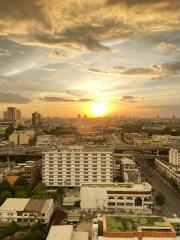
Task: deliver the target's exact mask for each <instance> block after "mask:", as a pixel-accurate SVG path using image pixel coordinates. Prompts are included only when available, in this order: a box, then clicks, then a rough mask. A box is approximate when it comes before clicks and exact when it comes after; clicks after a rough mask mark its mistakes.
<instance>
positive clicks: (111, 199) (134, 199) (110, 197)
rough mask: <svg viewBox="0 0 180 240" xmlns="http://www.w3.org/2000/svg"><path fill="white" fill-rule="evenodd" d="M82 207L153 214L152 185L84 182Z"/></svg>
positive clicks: (81, 196)
mask: <svg viewBox="0 0 180 240" xmlns="http://www.w3.org/2000/svg"><path fill="white" fill-rule="evenodd" d="M80 199H81V208H82V209H86V210H88V209H92V210H97V209H101V210H108V211H109V212H111V211H112V212H121V213H123V212H129V213H136V214H151V212H152V210H151V209H152V205H153V201H152V187H151V185H150V184H149V183H141V184H133V183H129V184H125V183H112V184H83V185H82V187H81V191H80Z"/></svg>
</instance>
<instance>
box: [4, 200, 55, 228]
mask: <svg viewBox="0 0 180 240" xmlns="http://www.w3.org/2000/svg"><path fill="white" fill-rule="evenodd" d="M53 212H54V202H53V199H29V198H8V199H6V201H5V202H4V203H3V204H2V205H1V207H0V222H2V223H11V222H13V221H14V222H17V223H19V224H21V223H27V224H30V225H31V224H34V223H35V222H38V221H40V222H42V223H44V224H48V223H49V221H50V219H51V216H52V214H53Z"/></svg>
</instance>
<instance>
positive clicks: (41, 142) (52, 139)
mask: <svg viewBox="0 0 180 240" xmlns="http://www.w3.org/2000/svg"><path fill="white" fill-rule="evenodd" d="M59 145H60V138H59V137H56V136H54V135H39V136H37V140H36V146H38V147H48V146H50V147H57V146H59Z"/></svg>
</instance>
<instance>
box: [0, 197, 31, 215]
mask: <svg viewBox="0 0 180 240" xmlns="http://www.w3.org/2000/svg"><path fill="white" fill-rule="evenodd" d="M29 201H30V199H29V198H8V199H7V200H6V201H5V202H4V203H3V204H2V205H1V207H0V211H10V212H11V211H17V212H21V211H24V209H25V207H26V206H27V204H28V202H29Z"/></svg>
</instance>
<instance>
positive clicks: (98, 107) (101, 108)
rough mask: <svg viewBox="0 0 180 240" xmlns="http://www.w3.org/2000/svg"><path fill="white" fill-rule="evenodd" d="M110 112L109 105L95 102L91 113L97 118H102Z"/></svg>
mask: <svg viewBox="0 0 180 240" xmlns="http://www.w3.org/2000/svg"><path fill="white" fill-rule="evenodd" d="M107 110H108V107H107V103H105V102H93V103H92V105H91V112H92V114H93V115H95V116H102V115H104V114H105V113H106V112H107Z"/></svg>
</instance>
